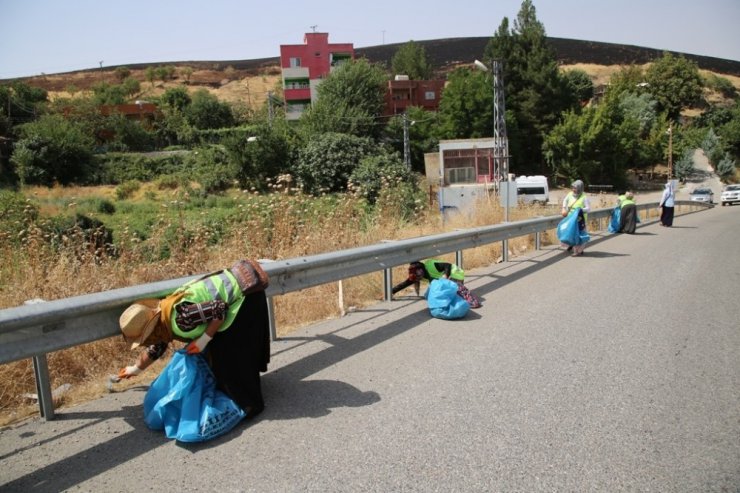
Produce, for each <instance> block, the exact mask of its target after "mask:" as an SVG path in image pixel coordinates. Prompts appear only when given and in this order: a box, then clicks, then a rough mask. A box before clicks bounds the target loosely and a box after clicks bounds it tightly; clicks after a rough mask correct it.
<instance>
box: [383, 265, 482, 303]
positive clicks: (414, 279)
mask: <svg viewBox="0 0 740 493" xmlns="http://www.w3.org/2000/svg"><path fill="white" fill-rule="evenodd" d="M435 279H450V280H451V281H454V282H455V283H457V293H458V294H459V295H460V296H461V297H462V298H463V299H464V300H465V301H467V302H468V304H470V308H480V307H481V301H480V298H478V296H476V295H475V294H473V293H472V292H470V290H469V289H468V288H467V287H466V286H465V284H463V282H464V281H465V271H463V270H462V269H461V268H460V267H458V266H457V265H455V264H451V263H449V262H443V261H441V260H437V259H428V260H424V261H421V262H411V264H410V265H409V275H408V278H407V279H406V280H405V281H403V282H401V283H399V284H396V285H395V286H394V287H393V294H396V293H397V292H399V291H401V290H402V289H405V288H407V287H409V286H411V285H413V286H414V291H415V292H416V294H417V296H418V295H419V288H420V284H421V281H427V282H431V281H433V280H435Z"/></svg>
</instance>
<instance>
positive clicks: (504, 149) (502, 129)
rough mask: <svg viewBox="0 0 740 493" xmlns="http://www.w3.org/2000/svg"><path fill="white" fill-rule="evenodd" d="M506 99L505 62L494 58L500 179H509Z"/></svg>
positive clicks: (496, 166) (495, 161)
mask: <svg viewBox="0 0 740 493" xmlns="http://www.w3.org/2000/svg"><path fill="white" fill-rule="evenodd" d="M504 99H505V94H504V76H503V62H502V61H501V60H493V169H494V173H495V175H496V176H497V177H498V179H499V181H509V138H508V136H507V135H506V118H505V117H506V105H505V103H504ZM507 220H508V218H507Z"/></svg>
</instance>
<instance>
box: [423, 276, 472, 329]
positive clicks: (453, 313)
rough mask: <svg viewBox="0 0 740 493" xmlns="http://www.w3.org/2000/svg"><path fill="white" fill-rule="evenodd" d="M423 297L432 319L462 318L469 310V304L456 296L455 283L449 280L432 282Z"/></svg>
mask: <svg viewBox="0 0 740 493" xmlns="http://www.w3.org/2000/svg"><path fill="white" fill-rule="evenodd" d="M424 296H425V297H426V299H427V305H428V306H429V312H430V313H431V314H432V317H434V318H442V319H445V320H453V319H456V318H462V317H464V316H465V315H466V314H467V313H468V311H469V310H470V304H469V303H468V302H467V301H465V299H464V298H462V297H461V296H460V295H458V294H457V283H456V282H455V281H450V280H449V279H444V278H443V279H435V280H433V281H432V282H431V283H430V284H429V289H427V292H426V293H425V294H424Z"/></svg>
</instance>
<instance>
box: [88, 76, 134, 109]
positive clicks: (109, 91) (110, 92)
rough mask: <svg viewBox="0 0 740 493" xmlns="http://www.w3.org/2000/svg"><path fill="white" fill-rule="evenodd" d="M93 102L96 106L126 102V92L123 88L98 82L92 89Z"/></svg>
mask: <svg viewBox="0 0 740 493" xmlns="http://www.w3.org/2000/svg"><path fill="white" fill-rule="evenodd" d="M92 90H93V100H94V101H95V104H98V105H115V104H123V103H125V102H126V92H125V91H124V89H123V86H119V85H111V84H108V83H107V82H99V83H97V84H95V85H94V86H93V88H92Z"/></svg>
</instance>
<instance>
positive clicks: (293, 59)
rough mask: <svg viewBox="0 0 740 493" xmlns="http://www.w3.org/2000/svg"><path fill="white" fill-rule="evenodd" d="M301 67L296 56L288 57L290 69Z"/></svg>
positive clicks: (299, 60)
mask: <svg viewBox="0 0 740 493" xmlns="http://www.w3.org/2000/svg"><path fill="white" fill-rule="evenodd" d="M300 66H301V59H300V57H297V56H292V57H290V68H295V67H300Z"/></svg>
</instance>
